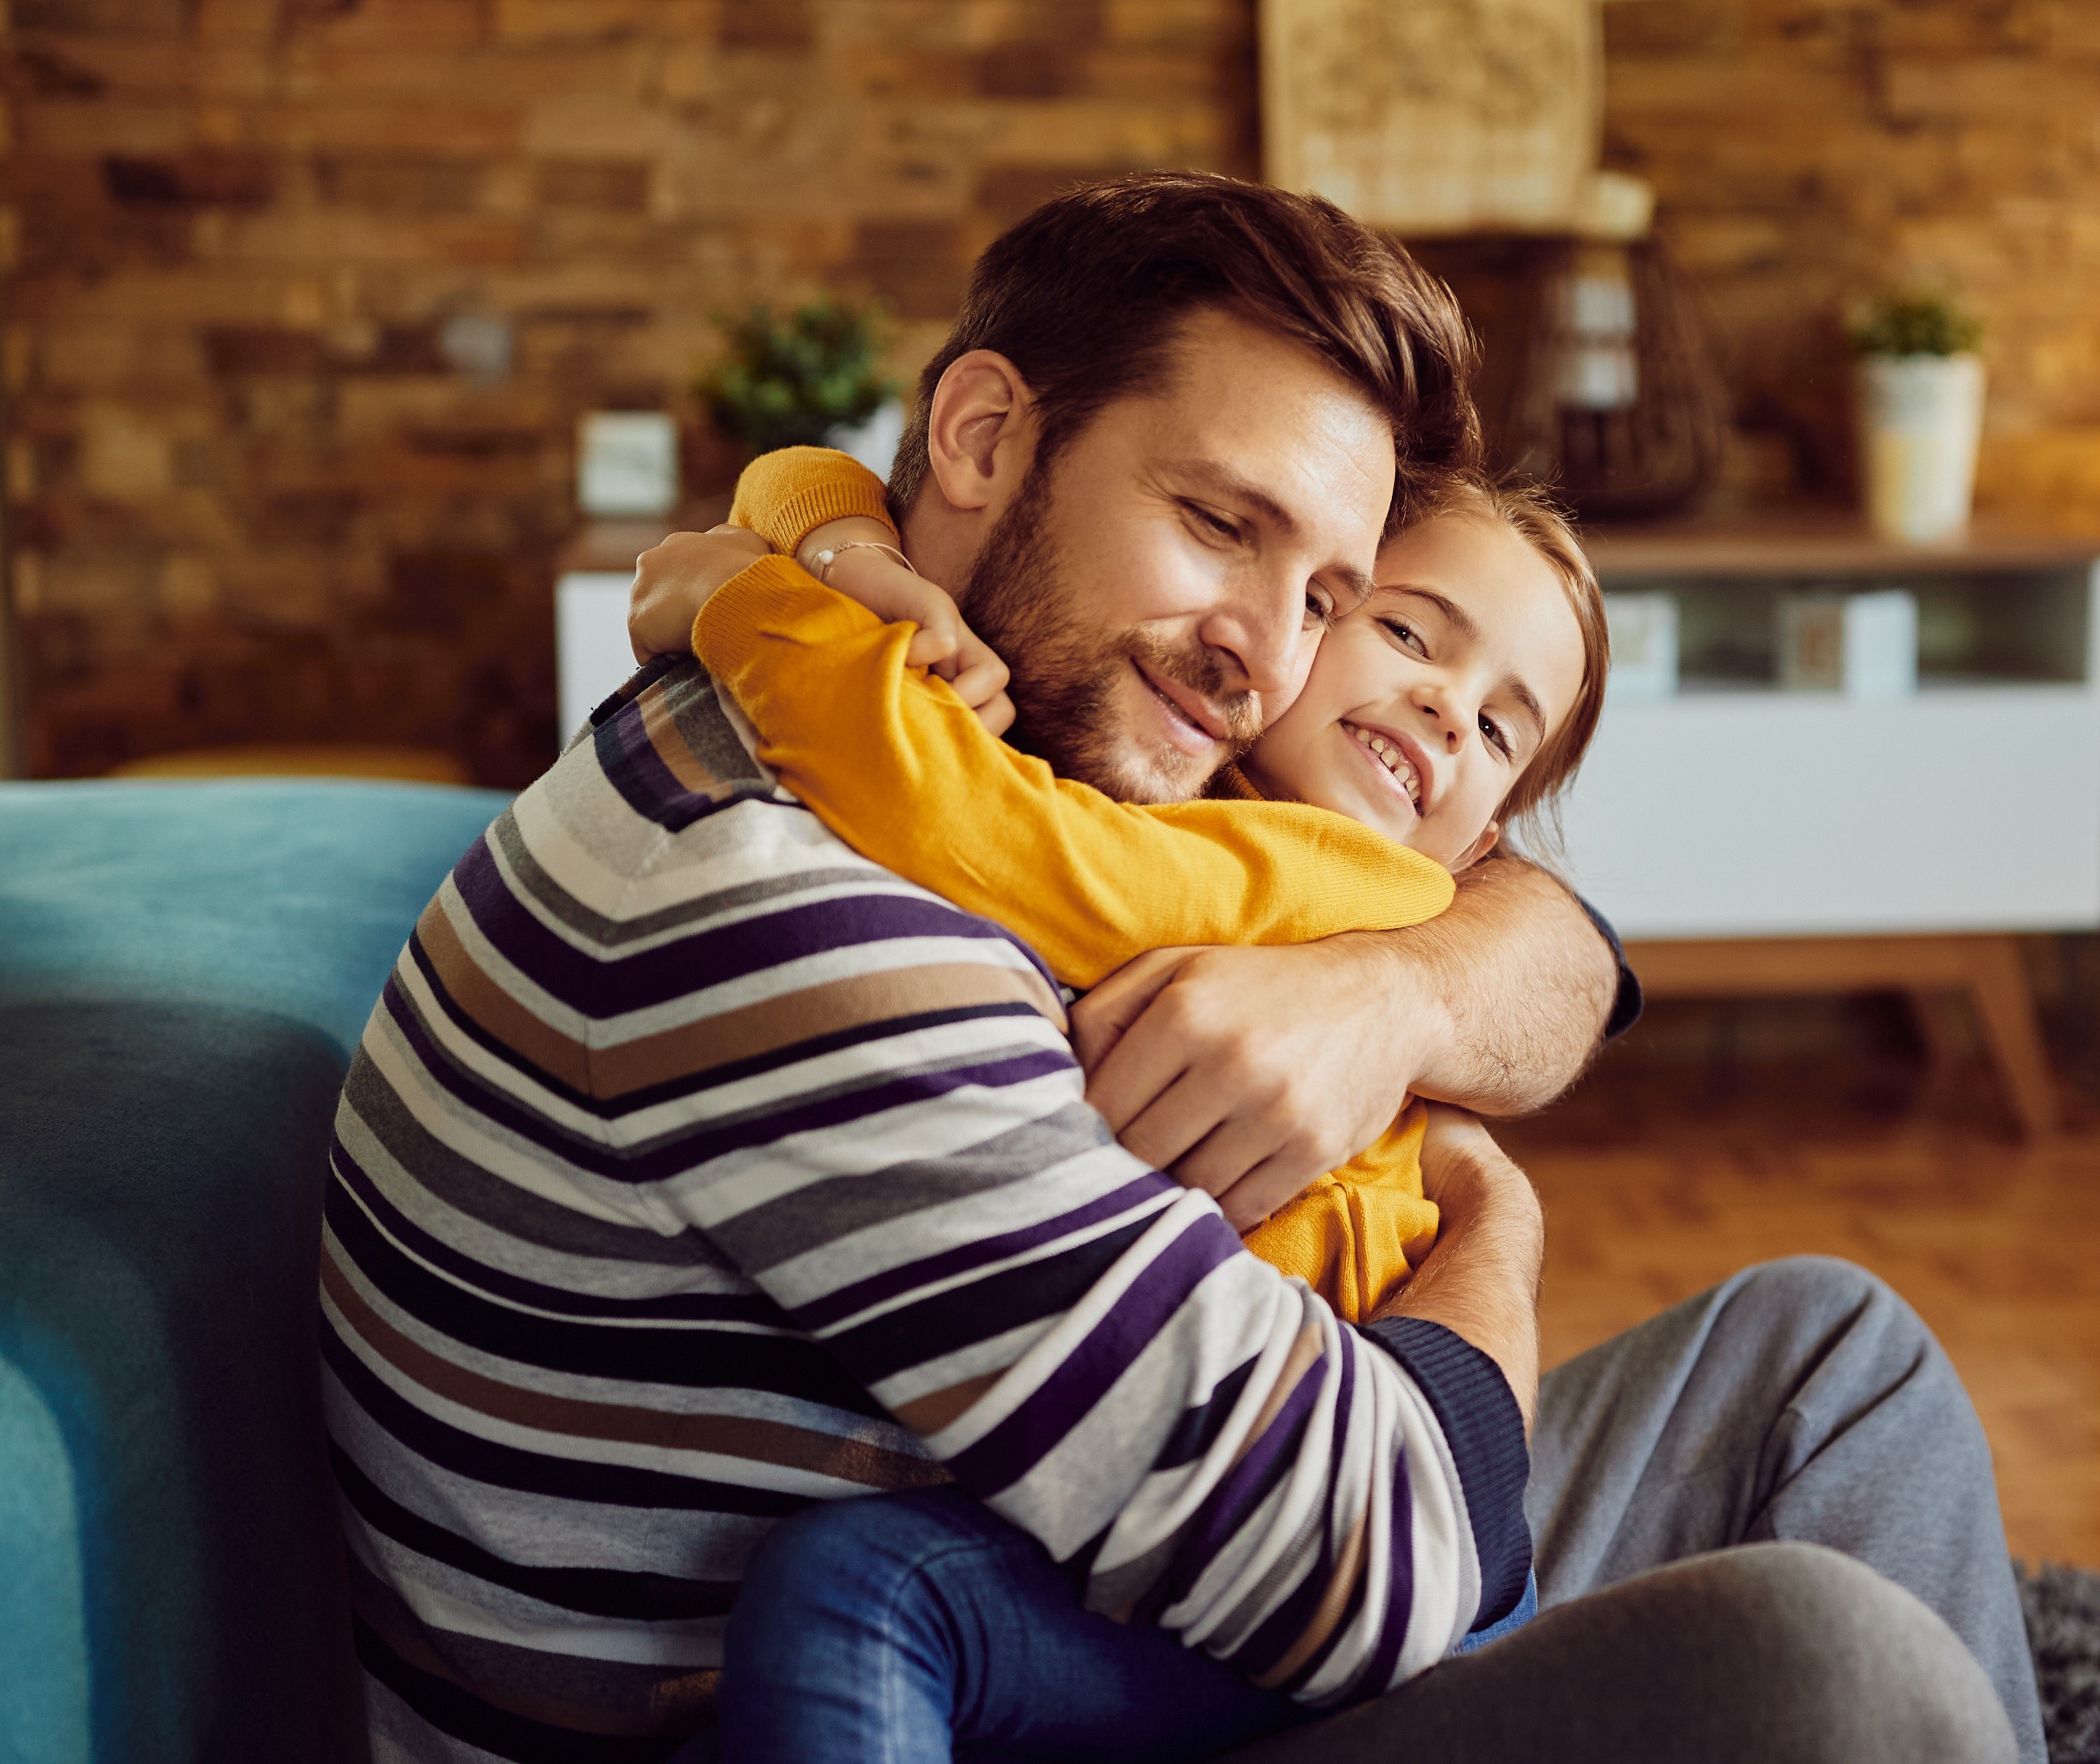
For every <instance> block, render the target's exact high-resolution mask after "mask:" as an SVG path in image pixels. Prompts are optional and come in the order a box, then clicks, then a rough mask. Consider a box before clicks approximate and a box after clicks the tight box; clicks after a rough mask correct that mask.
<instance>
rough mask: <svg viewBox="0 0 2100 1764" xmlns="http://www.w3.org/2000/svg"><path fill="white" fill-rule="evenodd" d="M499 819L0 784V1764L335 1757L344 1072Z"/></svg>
mask: <svg viewBox="0 0 2100 1764" xmlns="http://www.w3.org/2000/svg"><path fill="white" fill-rule="evenodd" d="M504 801H505V799H504V798H502V797H501V796H496V795H494V794H492V793H490V792H477V791H465V790H447V789H428V788H417V787H399V786H385V785H380V786H371V785H342V784H329V783H297V784H285V783H211V784H196V785H191V784H163V785H124V784H85V785H57V784H39V785H26V786H24V785H8V786H0V1577H4V1580H0V1585H4V1586H5V1588H6V1591H5V1594H4V1595H0V1757H34V1758H37V1759H38V1760H39V1761H40V1764H41V1761H45V1760H50V1761H52V1764H76V1761H78V1764H86V1761H88V1760H90V1759H95V1760H117V1759H121V1760H125V1761H126V1764H131V1761H138V1764H205V1761H210V1764H217V1761H219V1760H229V1761H244V1760H255V1761H258V1764H260V1761H262V1760H269V1761H271V1764H276V1761H280V1760H282V1761H287V1764H289V1761H298V1760H307V1759H315V1760H327V1761H329V1764H337V1761H340V1760H348V1759H355V1758H358V1757H362V1756H363V1751H364V1738H363V1721H362V1718H361V1714H360V1710H359V1708H358V1697H357V1691H356V1687H355V1669H354V1664H353V1662H352V1660H351V1656H350V1652H349V1647H348V1634H347V1619H346V1612H345V1608H344V1600H343V1597H342V1541H341V1534H340V1532H339V1531H338V1530H337V1528H336V1524H335V1520H334V1515H333V1506H332V1494H331V1493H330V1485H329V1480H328V1478H327V1475H326V1471H325V1468H324V1463H323V1460H322V1458H321V1441H320V1424H319V1416H318V1392H317V1377H316V1359H315V1347H314V1343H315V1321H316V1301H315V1290H316V1263H317V1259H318V1250H319V1234H320V1224H319V1218H320V1195H321V1175H322V1170H323V1163H324V1155H325V1149H326V1145H327V1140H328V1134H329V1124H330V1122H331V1120H332V1118H333V1114H334V1109H335V1103H336V1096H337V1090H338V1088H339V1087H340V1086H341V1083H342V1074H343V1071H344V1069H345V1066H346V1061H347V1056H348V1052H349V1050H350V1049H351V1047H353V1046H354V1045H355V1041H356V1039H357V1037H358V1035H359V1034H360V1032H361V1030H362V1029H363V1027H364V1020H365V1018H366V1016H367V1015H368V1012H369V1011H370V1009H371V1006H372V1003H373V999H375V998H376V997H377V994H378V992H379V989H380V986H382V983H383V981H384V980H385V978H386V972H387V970H388V968H390V965H391V964H392V963H393V960H394V959H395V956H396V955H398V953H399V950H400V947H401V945H402V943H403V942H404V939H405V938H406V937H407V936H408V931H409V928H410V927H411V926H412V924H413V923H414V921H415V918H416V915H417V913H418V912H419V911H421V909H422V907H423V905H424V903H425V902H426V901H427V900H428V899H429V898H430V895H431V894H432V893H433V892H434V891H435V889H436V888H437V887H438V885H439V883H440V882H441V881H442V880H443V877H444V875H445V873H446V872H447V871H448V869H449V868H450V867H451V866H452V863H453V862H455V861H456V860H457V858H458V856H459V854H460V853H461V852H462V851H463V850H464V849H465V848H466V847H467V845H469V844H470V842H471V841H472V840H473V839H474V837H475V836H476V835H478V834H479V832H480V831H481V830H482V828H483V827H484V826H485V825H486V824H487V822H488V821H489V820H490V819H491V818H492V817H493V816H494V815H495V814H496V813H497V812H498V811H499V810H500V809H501V808H502V806H503V805H504Z"/></svg>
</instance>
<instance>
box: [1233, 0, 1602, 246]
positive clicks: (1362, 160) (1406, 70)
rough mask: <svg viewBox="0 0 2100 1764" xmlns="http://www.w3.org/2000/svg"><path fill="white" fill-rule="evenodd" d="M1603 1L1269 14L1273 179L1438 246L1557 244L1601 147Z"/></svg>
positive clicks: (1267, 167) (1511, 0) (1352, 0)
mask: <svg viewBox="0 0 2100 1764" xmlns="http://www.w3.org/2000/svg"><path fill="white" fill-rule="evenodd" d="M1598 5H1599V0H1261V15H1260V18H1261V25H1260V29H1261V66H1262V130H1263V173H1264V176H1265V177H1266V178H1267V179H1268V181H1269V182H1270V183H1275V184H1281V185H1282V186H1283V187H1285V188H1286V189H1292V190H1303V191H1308V192H1312V193H1314V194H1316V195H1319V196H1326V198H1328V200H1329V201H1332V202H1335V203H1336V204H1338V205H1340V206H1341V207H1343V208H1345V209H1348V211H1349V212H1350V213H1351V214H1354V215H1356V216H1357V218H1359V219H1361V220H1365V221H1368V222H1370V223H1372V224H1373V225H1374V226H1377V227H1385V228H1387V229H1389V230H1391V231H1392V232H1399V233H1403V234H1412V235H1416V236H1427V235H1433V234H1444V233H1461V232H1480V231H1486V230H1491V229H1492V230H1495V231H1520V232H1521V231H1533V230H1536V231H1541V232H1549V231H1556V230H1560V229H1562V228H1564V227H1568V226H1570V225H1571V224H1572V223H1573V222H1574V221H1575V219H1576V218H1577V215H1578V214H1579V213H1580V209H1581V205H1582V201H1584V198H1585V194H1586V188H1587V187H1588V186H1589V184H1590V180H1591V178H1592V175H1593V174H1594V173H1595V169H1596V165H1597V161H1598V158H1599V148H1600V144H1601V142H1602V137H1603V112H1604V46H1603V31H1602V26H1601V24H1600V22H1599V16H1598Z"/></svg>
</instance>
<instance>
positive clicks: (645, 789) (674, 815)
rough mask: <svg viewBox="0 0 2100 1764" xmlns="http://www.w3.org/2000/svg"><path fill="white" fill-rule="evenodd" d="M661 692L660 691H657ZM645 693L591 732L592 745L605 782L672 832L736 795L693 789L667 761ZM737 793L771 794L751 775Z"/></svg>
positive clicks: (641, 812)
mask: <svg viewBox="0 0 2100 1764" xmlns="http://www.w3.org/2000/svg"><path fill="white" fill-rule="evenodd" d="M641 705H642V695H641V694H639V693H637V695H635V697H634V698H633V699H631V700H630V701H629V703H626V704H624V705H623V706H622V707H621V708H620V710H619V711H618V712H616V713H615V715H613V716H612V717H608V718H607V720H606V721H604V722H602V723H600V724H599V725H598V728H597V729H596V730H595V731H593V734H592V737H591V751H592V753H593V755H594V756H595V757H596V758H597V760H598V770H600V771H602V772H603V773H604V774H605V779H606V782H607V783H609V784H611V786H612V787H613V788H614V789H615V790H616V791H618V792H620V796H621V797H622V798H623V799H624V800H625V801H626V803H627V805H628V806H629V808H631V809H633V810H634V812H635V813H636V814H639V815H642V816H643V817H644V818H646V819H648V820H651V821H654V822H655V823H656V824H657V825H658V826H659V827H663V828H664V829H665V830H666V831H668V832H673V833H676V832H677V831H680V830H681V829H682V828H684V827H690V826H691V825H692V824H693V822H695V821H697V820H699V819H700V818H702V817H703V816H704V815H707V814H711V813H712V811H713V810H715V809H720V808H723V807H726V805H727V802H728V801H729V800H734V798H733V797H732V796H728V795H726V794H725V795H717V794H716V793H715V792H712V791H696V790H689V789H687V788H686V786H685V785H683V784H682V783H679V782H678V779H677V774H674V773H673V771H672V770H671V769H670V767H669V766H668V765H665V764H664V756H663V755H662V754H660V753H659V752H657V751H656V746H655V743H654V742H652V741H651V740H650V739H649V732H648V730H647V728H646V725H645V724H644V721H643V719H642V708H641ZM731 789H732V790H734V791H735V792H737V793H738V794H750V795H764V794H768V792H766V788H765V785H764V784H762V783H760V782H759V781H758V780H757V779H756V778H753V779H751V780H749V781H748V783H744V784H743V785H742V786H740V787H739V786H737V785H735V784H732V786H731Z"/></svg>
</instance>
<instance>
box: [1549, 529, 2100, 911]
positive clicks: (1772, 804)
mask: <svg viewBox="0 0 2100 1764" xmlns="http://www.w3.org/2000/svg"><path fill="white" fill-rule="evenodd" d="M1593 552H1594V555H1595V558H1596V560H1597V563H1598V568H1599V575H1600V576H1602V577H1603V578H1604V583H1605V586H1606V589H1607V590H1608V591H1609V590H1611V589H1615V588H1626V589H1641V590H1643V591H1652V590H1656V589H1665V590H1667V591H1670V592H1672V593H1675V594H1677V595H1678V596H1679V602H1680V615H1679V616H1680V628H1681V630H1682V631H1683V633H1684V638H1683V641H1684V645H1685V652H1684V654H1683V658H1682V661H1681V666H1680V673H1681V675H1682V682H1683V683H1682V686H1681V687H1680V690H1679V691H1678V693H1677V694H1675V695H1674V696H1670V697H1664V698H1656V699H1632V698H1626V699H1621V698H1619V697H1617V696H1608V699H1607V703H1606V708H1605V712H1604V720H1603V722H1602V725H1601V726H1600V727H1599V730H1598V734H1597V739H1596V742H1595V745H1594V747H1592V749H1591V751H1590V756H1589V757H1588V759H1587V760H1586V761H1585V763H1584V765H1583V767H1582V772H1581V774H1579V776H1578V778H1577V781H1576V783H1575V785H1574V787H1573V790H1572V791H1571V792H1570V794H1569V796H1568V800H1567V803H1566V805H1565V810H1564V831H1565V840H1566V850H1567V857H1568V867H1569V870H1570V871H1571V874H1572V877H1573V880H1574V881H1575V882H1576V883H1577V884H1578V885H1579V886H1580V887H1581V888H1582V890H1583V891H1584V893H1586V894H1587V895H1588V896H1589V897H1590V898H1591V899H1593V900H1595V902H1597V903H1598V905H1599V906H1600V907H1601V908H1602V909H1603V910H1604V911H1606V912H1607V913H1608V914H1609V915H1610V916H1611V917H1612V920H1613V922H1614V923H1615V924H1617V925H1618V927H1619V928H1620V929H1621V932H1622V933H1624V934H1625V935H1626V936H1627V937H1636V938H1687V937H1705V938H1710V937H1810V936H1848V935H1849V936H1860V935H1888V934H1896V933H1921V932H1930V933H1955V932H1983V931H1991V932H2005V931H2028V930H2067V929H2072V928H2090V927H2093V926H2095V925H2100V601H2096V592H2100V574H2097V573H2096V570H2095V567H2094V562H2093V558H2094V555H2095V553H2094V552H2093V551H2091V550H2087V549H2081V548H2080V547H2077V546H2070V545H2063V544H2061V543H2058V542H2050V541H2042V542H2034V543H2030V542H2021V541H2017V540H1999V541H1990V540H1972V541H1969V542H1967V543H1965V544H1963V545H1956V546H1945V547H1936V548H1930V549H1899V548H1890V547H1889V546H1887V545H1882V544H1879V543H1877V542H1875V541H1873V540H1869V539H1868V538H1866V537H1865V536H1864V535H1854V534H1851V533H1849V532H1846V531H1844V530H1842V529H1838V530H1834V531H1833V530H1826V531H1814V530H1811V531H1808V532H1806V533H1803V532H1792V533H1787V532H1779V533H1766V534H1757V533H1737V534H1704V535H1701V534H1691V535H1679V536H1674V537H1672V536H1643V537H1641V538H1638V539H1626V540H1613V539H1612V538H1611V537H1609V536H1606V537H1604V538H1603V539H1601V540H1598V541H1596V542H1595V545H1594V547H1593ZM1897 585H1900V586H1903V587H1905V588H1908V589H1912V590H1913V592H1914V593H1917V594H1918V595H1919V596H1920V598H1921V602H1922V603H1923V604H1924V606H1925V607H1926V611H1927V615H1928V616H1927V621H1926V627H1927V629H1928V632H1929V633H1936V635H1935V636H1933V637H1932V638H1931V642H1932V643H1936V644H1937V646H1938V647H1939V650H1940V651H1941V653H1940V654H1939V655H1938V656H1936V657H1935V656H1932V655H1928V656H1927V658H1926V660H1927V668H1926V673H1925V677H1924V678H1923V680H1922V681H1921V686H1920V689H1919V690H1918V691H1917V693H1916V695H1913V696H1908V697H1901V698H1894V699H1882V700H1873V699H1851V698H1846V697H1845V696H1843V695H1840V694H1838V693H1816V692H1796V691H1781V690H1777V689H1776V687H1775V686H1773V685H1772V684H1771V681H1770V680H1769V678H1766V679H1762V680H1760V679H1759V678H1758V677H1757V675H1758V669H1759V664H1760V657H1759V655H1758V639H1759V636H1760V631H1761V628H1768V624H1769V620H1770V617H1771V610H1772V608H1773V607H1774V606H1775V605H1776V598H1777V596H1778V595H1780V594H1781V593H1786V592H1788V591H1789V590H1791V589H1796V588H1807V589H1827V588H1830V587H1836V588H1838V589H1846V588H1856V589H1870V588H1874V587H1882V586H1897ZM1766 641H1767V642H1769V637H1767V639H1766ZM1928 647H1930V644H1928ZM1935 661H1937V663H1938V664H1939V665H1938V666H1937V667H1935V666H1934V665H1933V664H1934V663H1935ZM1707 670H1710V671H1707ZM1723 670H1726V671H1725V672H1724V671H1723Z"/></svg>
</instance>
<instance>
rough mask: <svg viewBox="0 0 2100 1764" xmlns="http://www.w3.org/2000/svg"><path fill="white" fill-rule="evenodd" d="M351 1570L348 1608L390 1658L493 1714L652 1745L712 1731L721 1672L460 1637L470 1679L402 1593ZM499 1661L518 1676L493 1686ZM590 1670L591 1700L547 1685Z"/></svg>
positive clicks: (360, 1567)
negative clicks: (468, 1653)
mask: <svg viewBox="0 0 2100 1764" xmlns="http://www.w3.org/2000/svg"><path fill="white" fill-rule="evenodd" d="M350 1568H351V1587H350V1603H351V1609H352V1610H354V1611H355V1612H356V1613H357V1614H358V1616H360V1617H361V1618H363V1619H364V1623H365V1625H366V1626H367V1627H368V1628H369V1629H371V1630H372V1631H373V1633H374V1634H377V1636H378V1637H379V1638H380V1639H381V1640H382V1641H383V1642H384V1643H386V1646H387V1647H388V1648H389V1649H390V1650H391V1651H392V1652H394V1653H395V1654H396V1655H398V1656H399V1657H400V1658H401V1659H403V1660H406V1661H407V1662H408V1664H409V1665H412V1666H414V1667H416V1668H417V1669H418V1670H420V1671H423V1672H427V1673H429V1674H430V1675H431V1677H433V1678H443V1679H444V1680H445V1681H446V1682H448V1683H450V1684H455V1685H457V1686H458V1687H460V1688H461V1690H463V1691H466V1692H467V1693H468V1694H469V1695H470V1696H476V1697H479V1699H480V1700H482V1701H483V1702H484V1703H487V1704H488V1705H489V1706H490V1707H491V1708H492V1709H503V1710H505V1711H507V1712H508V1713H511V1714H514V1715H522V1716H523V1717H524V1718H526V1719H527V1720H528V1721H536V1722H545V1724H546V1725H547V1726H548V1727H554V1728H561V1729H566V1730H567V1731H571V1732H573V1733H587V1734H596V1735H601V1736H602V1737H604V1738H607V1739H612V1738H624V1739H637V1740H638V1739H650V1738H653V1737H655V1736H656V1735H674V1734H684V1733H690V1732H696V1731H699V1730H700V1729H703V1728H705V1727H711V1726H712V1725H713V1722H714V1713H715V1698H716V1694H717V1690H718V1688H719V1687H720V1686H721V1669H720V1668H718V1667H712V1666H664V1667H660V1668H651V1667H649V1666H647V1665H642V1664H640V1663H639V1662H637V1661H633V1660H595V1659H593V1658H591V1657H590V1656H587V1655H579V1654H553V1655H549V1654H546V1653H544V1652H541V1651H540V1650H539V1649H536V1648H532V1647H526V1646H524V1645H523V1643H518V1642H492V1641H490V1640H489V1639H488V1638H486V1637H483V1636H479V1635H474V1636H462V1637H461V1643H463V1644H464V1646H465V1647H468V1648H471V1649H472V1650H473V1651H474V1653H476V1654H478V1655H479V1656H483V1669H482V1670H481V1671H479V1672H476V1673H473V1674H468V1673H465V1672H462V1671H461V1669H459V1667H458V1666H457V1665H455V1664H454V1663H453V1662H452V1660H449V1659H448V1658H447V1657H446V1656H445V1653H444V1652H443V1647H442V1646H441V1644H440V1643H439V1642H438V1640H437V1638H436V1637H435V1635H434V1634H432V1632H431V1629H430V1625H427V1624H426V1623H425V1622H423V1621H422V1620H421V1618H419V1617H417V1616H416V1614H415V1612H412V1611H411V1610H410V1609H409V1608H408V1605H407V1604H406V1603H404V1601H403V1600H402V1599H401V1598H400V1595H399V1594H398V1593H396V1592H395V1590H393V1589H392V1588H391V1587H390V1586H387V1585H384V1584H383V1583H382V1582H380V1581H377V1580H375V1579H374V1578H373V1573H372V1571H371V1570H370V1569H369V1568H366V1567H365V1565H364V1563H362V1562H360V1561H359V1560H358V1559H357V1558H356V1557H355V1556H352V1557H351V1561H350ZM440 1633H442V1632H440ZM496 1660H504V1661H513V1660H514V1662H515V1663H516V1665H517V1666H518V1676H515V1677H512V1676H510V1675H509V1674H505V1675H504V1676H503V1678H502V1680H501V1682H500V1683H499V1682H495V1676H496V1675H495V1674H492V1673H491V1672H490V1671H489V1670H488V1669H487V1667H488V1666H489V1665H491V1664H493V1663H494V1662H495V1661H496ZM593 1667H602V1668H605V1669H606V1670H605V1671H604V1672H603V1673H602V1674H596V1675H595V1676H598V1678H599V1682H598V1683H597V1684H596V1685H593V1686H592V1687H589V1691H587V1693H586V1694H588V1695H589V1696H591V1698H592V1700H590V1701H589V1702H580V1701H578V1700H576V1698H575V1697H574V1696H567V1697H562V1696H554V1695H553V1694H551V1693H550V1692H549V1690H548V1687H547V1680H548V1679H549V1678H566V1679H569V1680H571V1681H573V1680H574V1679H576V1678H577V1677H578V1676H579V1675H586V1676H590V1675H594V1674H592V1669H593ZM637 1681H639V1682H637ZM579 1688H580V1687H579Z"/></svg>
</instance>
